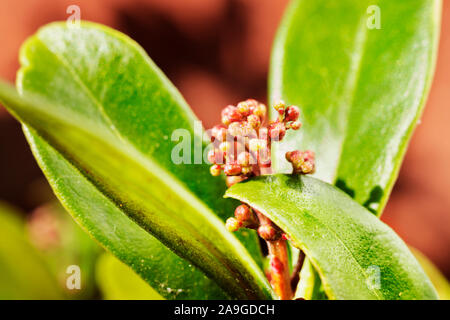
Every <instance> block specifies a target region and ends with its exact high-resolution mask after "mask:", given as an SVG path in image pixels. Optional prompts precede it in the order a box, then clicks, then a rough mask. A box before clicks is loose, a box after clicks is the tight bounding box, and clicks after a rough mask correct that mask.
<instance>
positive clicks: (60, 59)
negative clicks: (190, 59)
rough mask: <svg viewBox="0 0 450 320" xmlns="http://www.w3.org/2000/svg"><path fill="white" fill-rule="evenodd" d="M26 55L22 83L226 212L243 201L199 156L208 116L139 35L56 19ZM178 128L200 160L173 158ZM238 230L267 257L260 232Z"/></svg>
mask: <svg viewBox="0 0 450 320" xmlns="http://www.w3.org/2000/svg"><path fill="white" fill-rule="evenodd" d="M20 62H21V65H22V67H21V69H20V71H19V72H18V75H17V86H18V88H19V91H22V92H32V93H37V94H39V95H43V96H44V97H45V98H46V99H47V100H48V101H50V102H51V103H53V104H54V105H56V106H58V107H60V108H61V110H62V111H63V110H67V111H72V112H75V113H76V114H81V115H83V116H87V117H89V119H90V120H91V121H92V122H94V123H95V126H96V127H98V128H99V130H105V131H108V132H110V133H111V134H113V135H115V136H117V139H121V140H125V141H126V142H128V143H129V144H131V145H132V146H133V147H134V148H135V149H136V150H138V151H140V152H141V153H143V154H144V155H146V156H148V157H151V158H152V159H153V161H155V162H156V163H157V164H158V165H159V166H161V167H162V169H164V170H165V171H167V172H168V173H170V174H172V175H173V176H175V177H176V178H177V180H178V181H179V182H180V183H181V184H183V186H184V187H185V188H186V189H187V190H189V191H190V192H192V193H193V194H194V195H195V196H197V197H198V198H200V199H202V201H203V202H205V204H206V205H208V206H209V207H210V208H211V209H212V211H213V212H214V213H215V214H217V215H218V216H219V217H220V218H221V219H222V220H226V218H227V217H229V216H230V214H232V213H233V211H234V208H235V207H236V203H234V202H231V201H225V200H224V199H223V198H222V195H223V193H224V192H225V189H226V187H225V182H224V180H221V179H218V178H215V177H212V176H211V175H210V174H209V165H208V164H206V163H204V161H203V162H202V163H199V164H194V161H195V160H199V159H198V156H199V155H200V157H201V155H202V154H201V152H200V154H198V152H197V151H196V150H198V149H199V147H200V148H201V146H202V140H201V135H202V132H201V129H202V126H201V123H198V126H197V128H196V127H195V121H198V119H197V118H196V117H195V115H194V114H193V112H192V111H191V109H190V108H189V106H188V105H187V103H186V102H185V101H184V99H183V97H182V96H181V95H180V93H179V92H178V91H177V89H176V88H175V87H174V86H173V85H172V84H171V83H170V81H169V80H168V79H167V78H166V77H165V76H164V74H163V73H162V72H161V70H159V69H158V68H157V66H156V65H155V64H154V63H153V61H152V60H151V59H150V58H149V57H148V56H147V54H146V53H145V52H144V50H143V49H142V48H141V47H140V46H139V45H138V44H137V43H136V42H134V41H133V40H131V39H130V38H128V37H127V36H125V35H124V34H122V33H120V32H117V31H115V30H112V29H110V28H107V27H105V26H101V25H98V24H93V23H88V22H82V24H81V27H79V28H76V27H75V28H68V27H67V25H66V23H53V24H50V25H48V26H45V27H43V28H41V29H40V30H39V31H38V33H37V34H36V35H34V36H33V37H31V38H30V39H28V40H27V42H26V43H25V44H24V45H23V46H22V48H21V52H20ZM196 129H197V130H196ZM175 130H178V132H180V130H184V133H187V134H189V135H190V143H188V144H190V145H191V148H190V150H193V151H191V153H192V154H191V157H190V158H191V160H192V163H193V164H175V163H174V161H173V160H172V157H171V155H172V149H173V148H174V146H175V145H176V144H177V143H178V141H177V140H176V139H177V137H176V136H172V134H173V133H174V131H175ZM173 140H175V141H173ZM195 147H197V148H195ZM200 160H201V159H200ZM238 237H239V239H240V240H241V241H242V242H243V243H244V245H245V246H246V248H247V249H248V250H249V251H250V253H251V255H252V256H253V257H254V259H255V260H256V262H257V263H258V264H259V265H262V256H261V252H260V249H259V242H258V239H257V236H256V234H255V233H254V232H245V233H240V234H238Z"/></svg>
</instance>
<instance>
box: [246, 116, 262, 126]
mask: <svg viewBox="0 0 450 320" xmlns="http://www.w3.org/2000/svg"><path fill="white" fill-rule="evenodd" d="M247 122H248V123H249V124H250V126H251V127H252V128H253V129H258V128H259V127H260V126H261V119H260V117H258V116H257V115H255V114H251V115H249V116H248V117H247Z"/></svg>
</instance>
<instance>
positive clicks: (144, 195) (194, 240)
mask: <svg viewBox="0 0 450 320" xmlns="http://www.w3.org/2000/svg"><path fill="white" fill-rule="evenodd" d="M0 99H1V100H2V101H3V103H4V105H5V106H6V107H7V108H8V109H9V111H10V112H11V113H12V114H13V115H14V116H15V117H17V118H18V119H19V120H20V121H21V122H22V123H24V124H26V125H27V126H28V127H29V128H33V129H32V130H33V131H34V133H38V134H39V136H41V137H43V139H45V140H46V141H47V142H48V143H49V144H50V145H52V146H53V147H54V148H55V149H56V150H58V151H59V152H60V153H61V155H63V156H64V157H65V158H66V159H68V160H69V161H70V163H72V164H73V165H74V166H75V167H76V168H78V169H79V171H80V172H81V173H82V174H83V175H84V176H85V177H86V178H87V179H88V180H89V181H90V182H91V183H92V184H93V185H94V186H96V188H97V189H98V190H99V191H101V192H102V193H103V194H104V195H105V196H106V197H107V198H108V199H109V200H111V201H112V202H113V203H114V204H115V205H116V207H117V208H119V209H120V210H121V211H122V212H124V213H125V214H126V215H127V216H129V217H130V218H131V219H132V220H133V221H135V222H136V223H137V224H139V225H140V226H141V227H142V228H143V229H145V230H146V231H148V232H150V233H151V234H152V235H154V236H155V237H156V238H158V239H159V240H160V241H161V242H163V243H164V244H166V245H167V246H168V247H170V249H171V250H173V251H174V252H176V253H177V254H178V255H180V256H181V257H183V258H185V259H187V260H189V261H191V262H192V263H193V264H194V265H196V266H197V267H199V268H200V269H201V270H202V271H203V272H205V273H206V275H208V276H209V277H211V278H212V279H214V280H215V281H216V282H217V284H218V285H219V286H220V287H221V288H222V289H224V290H225V291H226V292H227V293H229V294H230V295H231V296H232V297H234V298H240V299H260V298H263V299H264V298H266V299H267V298H272V297H273V291H272V290H271V288H270V286H269V284H268V283H267V280H266V279H265V277H264V274H263V273H262V271H261V269H260V268H259V266H258V265H257V264H256V262H255V261H254V260H253V259H252V258H251V256H250V255H249V254H248V252H247V251H246V250H245V248H244V247H243V246H242V244H241V243H240V242H239V241H238V240H237V239H236V238H235V237H234V236H233V235H231V234H230V233H229V232H228V231H227V230H226V229H225V226H224V224H223V222H222V221H221V220H220V219H219V218H217V217H216V215H214V213H213V212H212V211H211V209H210V208H209V207H207V206H206V205H205V204H204V203H203V202H201V201H200V200H199V199H198V198H197V197H196V196H195V195H194V194H193V193H191V192H190V191H189V190H188V189H186V187H185V185H184V184H182V183H181V182H180V181H179V180H178V179H177V178H176V177H174V176H173V175H172V174H170V173H169V172H167V171H166V170H165V169H164V168H163V167H161V166H159V165H158V163H157V162H156V161H155V160H154V159H153V158H152V157H150V156H149V155H145V154H142V153H141V152H140V151H139V150H137V149H136V148H134V146H133V145H131V144H130V143H129V142H128V141H126V140H125V139H118V138H117V136H116V135H115V134H114V133H113V132H110V131H109V130H104V127H103V126H99V125H98V123H97V122H96V121H95V119H92V117H90V116H86V115H83V114H80V113H77V112H73V111H71V110H69V109H63V108H60V107H56V106H54V105H53V104H51V103H46V102H43V100H42V99H41V98H40V97H38V96H36V95H31V94H26V95H24V96H23V97H20V96H18V95H17V94H16V93H15V90H13V89H12V88H11V87H9V86H7V85H5V84H2V83H0ZM62 196H63V195H62ZM127 236H128V235H127ZM155 289H156V288H155Z"/></svg>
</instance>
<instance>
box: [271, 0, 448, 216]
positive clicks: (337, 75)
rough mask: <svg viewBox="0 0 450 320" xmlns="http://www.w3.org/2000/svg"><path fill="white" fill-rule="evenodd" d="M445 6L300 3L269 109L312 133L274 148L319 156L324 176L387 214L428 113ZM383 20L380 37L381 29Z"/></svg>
mask: <svg viewBox="0 0 450 320" xmlns="http://www.w3.org/2000/svg"><path fill="white" fill-rule="evenodd" d="M440 9H441V1H440V0H410V1H392V0H358V1H355V0H339V1H328V0H315V1H308V0H293V1H292V4H291V5H290V7H289V9H288V10H287V13H286V15H285V17H284V19H283V21H282V24H281V26H280V29H279V31H278V35H277V37H276V40H275V44H274V48H273V52H272V60H271V67H270V80H269V86H270V90H269V96H270V101H271V102H274V101H277V100H279V99H283V100H285V102H286V103H289V104H297V105H299V107H300V108H301V111H302V115H301V120H302V122H303V124H304V126H303V128H302V129H301V130H300V131H298V132H289V134H287V136H286V138H285V140H284V141H283V142H282V143H281V144H280V145H278V144H276V145H275V146H274V155H275V156H274V159H273V164H274V167H275V168H276V170H277V172H283V173H288V172H290V171H289V170H291V169H290V167H289V164H288V163H287V162H286V161H285V160H284V157H283V154H284V153H285V152H286V151H288V150H295V149H311V150H314V151H315V152H316V156H317V159H316V164H317V174H316V177H318V178H320V179H322V180H324V181H327V182H330V183H335V184H336V185H337V186H338V187H339V188H341V189H343V190H344V191H346V192H347V193H348V194H349V195H351V196H352V197H353V198H354V199H355V200H356V201H357V202H359V203H360V204H363V205H364V206H366V207H367V208H368V209H369V210H371V211H372V212H374V213H377V214H381V212H382V210H383V208H384V206H385V204H386V202H387V199H388V197H389V193H390V191H391V189H392V186H393V184H394V182H395V179H396V177H397V175H398V171H399V168H400V164H401V161H402V159H403V156H404V154H405V151H406V147H407V144H408V141H409V139H410V137H411V134H412V131H413V129H414V128H415V126H416V123H417V121H418V119H419V117H420V115H421V112H422V109H423V106H424V104H425V100H426V97H427V94H428V91H429V88H430V84H431V80H432V75H433V71H434V65H435V60H436V59H435V58H436V53H437V44H438V34H439V24H440ZM377 18H379V22H380V29H377V20H376V19H377Z"/></svg>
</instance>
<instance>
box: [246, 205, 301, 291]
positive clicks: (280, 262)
mask: <svg viewBox="0 0 450 320" xmlns="http://www.w3.org/2000/svg"><path fill="white" fill-rule="evenodd" d="M253 210H254V211H255V212H256V214H257V216H258V219H259V222H260V224H261V225H265V224H270V225H272V226H274V224H273V222H272V221H271V220H270V219H269V218H267V217H266V216H265V215H263V214H262V213H261V212H259V211H258V210H255V209H253ZM274 227H276V226H274ZM266 243H267V247H268V249H269V256H270V269H269V273H270V277H269V278H270V283H271V285H272V287H273V289H274V290H275V293H276V294H277V295H278V296H279V297H280V299H281V300H290V299H292V297H293V292H292V288H291V277H290V275H289V260H288V253H287V246H286V240H283V239H281V238H280V239H279V240H275V241H266Z"/></svg>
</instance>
